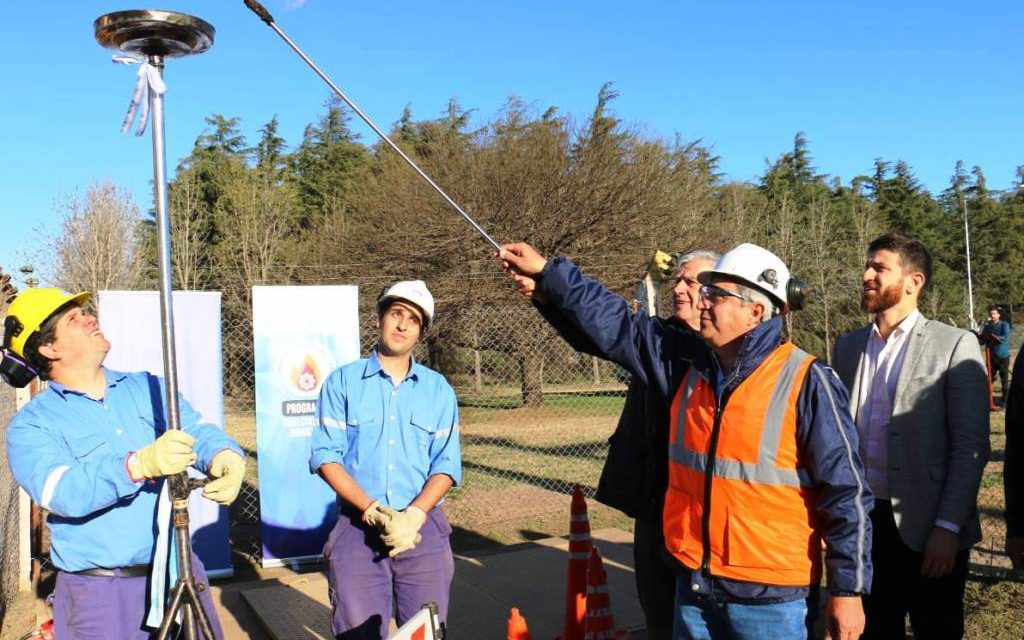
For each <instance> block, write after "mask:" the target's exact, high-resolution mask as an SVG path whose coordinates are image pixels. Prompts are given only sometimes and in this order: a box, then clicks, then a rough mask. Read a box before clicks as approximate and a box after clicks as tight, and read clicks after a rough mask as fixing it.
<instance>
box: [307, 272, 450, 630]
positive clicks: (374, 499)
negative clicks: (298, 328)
mask: <svg viewBox="0 0 1024 640" xmlns="http://www.w3.org/2000/svg"><path fill="white" fill-rule="evenodd" d="M377 320H378V325H377V326H378V330H379V333H378V339H377V345H376V347H375V348H374V350H373V352H372V353H371V354H370V356H369V357H368V358H364V359H362V360H357V361H356V362H353V363H350V364H347V365H345V366H343V367H341V368H339V369H337V370H336V371H334V372H333V373H332V374H331V375H330V376H329V377H328V378H327V380H326V382H324V385H323V387H322V388H321V390H320V399H319V402H318V406H317V417H318V420H319V426H318V427H317V429H316V430H315V431H314V433H313V442H312V453H311V455H310V460H309V466H310V470H311V471H313V472H315V473H319V474H320V476H321V477H322V478H323V479H324V481H325V482H327V484H329V485H330V486H331V488H332V489H334V491H335V492H337V494H338V504H339V506H340V514H339V516H338V522H337V523H336V524H335V526H334V529H333V530H332V531H331V534H330V536H329V537H328V539H327V543H326V545H325V546H324V556H326V557H327V559H328V572H327V577H328V582H329V585H330V589H331V604H332V605H333V613H332V617H331V628H332V631H333V633H334V635H335V637H337V638H345V639H346V640H363V639H372V640H380V639H381V638H384V637H387V633H388V623H389V622H390V620H391V616H392V612H393V611H395V612H397V613H396V616H395V617H396V621H397V623H398V625H399V626H401V625H402V624H404V623H405V622H406V621H407V620H409V619H410V618H411V617H412V616H414V615H415V614H416V612H417V611H419V609H420V608H422V606H423V605H424V604H427V603H429V602H433V603H435V604H437V606H438V610H439V614H440V618H441V622H442V624H443V623H444V621H445V619H446V617H447V614H448V594H449V589H450V587H451V581H452V577H453V575H454V570H455V565H454V560H453V557H452V551H451V545H450V543H449V536H450V535H451V531H452V529H451V526H450V525H449V524H448V521H447V520H446V519H445V516H444V512H443V511H442V510H441V508H440V506H439V505H440V503H441V502H442V500H443V499H444V496H445V494H446V493H447V492H448V490H449V489H451V488H452V487H453V486H455V485H456V484H458V483H459V482H461V479H462V459H461V455H460V449H459V412H458V405H457V404H456V400H455V391H454V390H453V389H452V387H451V385H449V384H448V382H447V381H446V380H445V379H444V376H442V375H441V374H439V373H437V372H436V371H433V370H431V369H428V368H427V367H424V366H423V365H421V364H419V363H418V362H416V360H415V358H413V349H414V348H415V347H416V345H417V344H418V343H419V341H420V339H421V338H422V337H423V334H424V332H425V331H426V330H427V329H428V328H429V327H430V326H431V325H432V324H433V322H434V298H433V296H431V295H430V292H429V291H428V290H427V286H426V284H424V283H423V281H422V280H406V281H402V282H397V283H395V284H393V285H392V286H390V287H388V288H387V289H385V291H384V292H383V293H382V294H381V295H380V297H379V298H378V300H377Z"/></svg>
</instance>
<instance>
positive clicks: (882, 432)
mask: <svg viewBox="0 0 1024 640" xmlns="http://www.w3.org/2000/svg"><path fill="white" fill-rule="evenodd" d="M920 317H921V313H920V312H919V311H918V310H917V309H914V310H913V311H912V312H911V313H910V315H908V316H907V317H906V318H904V319H903V321H902V322H900V323H899V324H898V325H896V328H895V329H893V331H892V333H890V334H889V338H888V340H886V339H885V338H883V337H882V334H881V333H880V332H879V331H878V325H877V324H875V323H872V324H871V334H870V335H869V336H868V344H867V349H866V350H865V352H864V361H863V365H862V366H861V369H860V397H859V398H858V399H857V402H858V406H857V431H858V432H860V455H861V459H862V460H864V467H865V471H866V473H867V479H868V486H869V487H871V492H872V493H874V494H875V497H876V498H878V499H880V500H888V499H889V441H888V439H889V420H890V419H891V418H892V406H893V402H894V400H895V398H896V383H897V382H899V379H900V371H902V370H903V358H904V356H905V355H906V353H907V338H909V337H910V332H911V331H912V330H913V329H914V325H916V324H917V320H918V319H919V318H920Z"/></svg>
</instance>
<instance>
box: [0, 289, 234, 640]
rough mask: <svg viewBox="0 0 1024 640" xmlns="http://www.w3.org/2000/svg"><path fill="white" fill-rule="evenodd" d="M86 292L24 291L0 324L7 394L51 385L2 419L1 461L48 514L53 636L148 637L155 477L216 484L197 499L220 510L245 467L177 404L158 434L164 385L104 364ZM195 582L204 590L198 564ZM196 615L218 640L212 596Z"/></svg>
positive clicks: (216, 434) (105, 347)
mask: <svg viewBox="0 0 1024 640" xmlns="http://www.w3.org/2000/svg"><path fill="white" fill-rule="evenodd" d="M89 297H90V296H89V294H88V293H78V294H75V295H71V294H68V293H66V292H64V291H61V290H60V289H51V288H45V289H29V290H27V291H25V292H24V293H22V294H21V295H19V296H18V297H17V298H16V299H15V300H14V302H13V303H12V304H11V306H10V309H9V310H8V315H7V317H6V319H5V320H4V341H3V352H4V353H3V359H2V362H0V375H2V376H3V378H4V380H6V381H7V382H8V383H10V384H12V385H13V386H19V387H21V386H25V385H26V384H28V383H29V382H31V380H32V379H33V378H35V377H37V376H38V377H39V378H40V379H42V380H49V381H50V384H49V385H48V387H47V388H46V389H45V390H44V391H42V392H41V393H39V394H38V395H36V397H35V398H33V399H32V401H31V402H29V403H28V404H27V405H26V406H25V407H24V408H22V409H21V411H19V412H18V414H17V415H16V416H15V417H14V418H13V419H12V420H11V423H10V425H9V427H8V430H7V456H8V460H9V463H10V468H11V472H12V473H13V475H14V478H15V479H16V480H17V482H18V484H19V485H21V487H22V488H24V489H25V491H27V492H28V493H29V495H31V496H32V499H33V500H35V501H36V503H38V504H39V505H40V506H41V507H42V508H43V509H45V510H46V511H48V512H49V518H48V522H47V524H48V526H49V529H50V545H51V548H50V556H51V560H52V562H53V564H54V566H55V567H57V569H58V570H59V572H58V574H57V584H56V588H55V590H54V598H53V607H54V625H55V629H54V630H55V634H56V636H57V637H58V638H74V639H76V640H83V639H85V640H92V639H96V640H100V639H107V638H129V639H132V640H143V639H145V638H149V637H150V635H151V633H152V632H151V630H149V629H147V628H146V627H145V616H146V606H147V602H148V598H147V593H146V592H147V579H148V576H149V574H150V566H151V563H153V561H154V558H153V555H154V542H155V534H154V531H155V530H156V527H154V521H153V519H154V516H155V514H156V512H157V499H158V496H159V493H160V483H159V482H158V480H159V479H160V478H162V477H163V476H168V475H174V474H177V473H180V472H182V471H184V470H185V469H186V468H187V467H189V466H193V465H194V466H195V467H197V468H198V469H201V470H203V471H205V472H206V473H208V474H209V475H210V476H211V477H213V478H216V479H215V480H213V481H212V482H210V483H208V484H207V485H206V487H205V489H204V491H203V493H204V495H205V496H206V497H207V498H209V499H211V500H215V501H217V502H219V503H221V504H229V503H230V502H232V501H233V500H234V499H235V497H236V496H237V495H238V491H239V489H240V488H241V483H242V479H243V477H244V470H245V462H244V459H243V457H242V451H241V449H240V448H239V447H238V445H237V444H236V443H235V442H234V441H233V440H231V439H230V438H228V437H227V436H226V435H225V434H224V433H223V431H221V430H220V429H218V428H217V427H215V426H213V425H211V424H208V423H205V422H203V420H202V418H201V417H200V415H199V414H198V413H197V412H196V411H195V410H194V409H193V408H192V407H191V406H190V405H189V404H188V402H186V401H185V399H184V398H181V399H180V400H179V402H180V408H181V411H180V413H181V427H182V428H181V430H176V429H167V418H166V412H165V411H164V408H163V398H164V397H165V394H164V389H163V385H164V382H163V380H162V379H160V378H158V377H157V376H154V375H152V374H149V373H145V372H139V373H123V372H118V371H112V370H110V369H107V368H105V367H104V366H103V361H104V359H105V358H106V356H107V352H108V351H109V350H110V342H109V341H108V340H107V338H106V337H105V336H104V335H103V332H102V331H100V328H99V324H98V322H97V320H96V317H95V316H94V315H93V314H92V313H90V312H89V311H87V310H86V309H84V308H83V307H82V305H83V304H84V303H85V302H86V301H87V300H88V299H89ZM193 563H194V564H193V566H194V567H195V573H196V576H195V577H196V580H197V581H198V582H205V574H204V572H203V568H202V564H201V563H200V562H199V561H198V558H194V559H193ZM201 593H202V598H203V602H204V608H205V610H206V611H207V613H208V614H209V615H210V617H211V622H212V623H213V626H214V629H215V631H216V635H217V637H218V638H219V637H221V632H220V625H219V623H218V622H217V620H216V617H215V615H214V609H213V602H212V600H211V599H210V596H209V594H210V591H209V589H205V590H203V591H201Z"/></svg>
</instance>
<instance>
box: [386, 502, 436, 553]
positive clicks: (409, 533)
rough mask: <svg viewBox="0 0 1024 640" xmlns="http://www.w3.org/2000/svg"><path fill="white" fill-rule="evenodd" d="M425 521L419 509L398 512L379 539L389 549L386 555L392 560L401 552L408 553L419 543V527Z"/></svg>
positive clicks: (424, 516)
mask: <svg viewBox="0 0 1024 640" xmlns="http://www.w3.org/2000/svg"><path fill="white" fill-rule="evenodd" d="M426 521H427V514H425V513H423V510H422V509H420V508H419V507H414V506H411V505H410V506H408V507H406V509H405V510H404V511H398V512H396V513H395V515H394V516H393V517H392V518H391V522H389V523H388V524H387V526H385V527H384V535H382V536H381V537H380V539H381V540H383V541H384V544H386V545H388V546H389V547H391V551H388V555H389V556H391V557H392V558H394V557H395V556H397V555H398V554H400V553H402V552H403V551H409V550H410V549H413V548H414V547H415V546H416V545H418V544H419V543H420V540H421V539H422V538H421V536H420V533H419V532H420V527H422V526H423V523H424V522H426Z"/></svg>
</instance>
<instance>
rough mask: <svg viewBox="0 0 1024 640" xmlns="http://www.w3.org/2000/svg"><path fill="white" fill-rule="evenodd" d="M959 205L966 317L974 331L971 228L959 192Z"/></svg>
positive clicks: (963, 200) (976, 325)
mask: <svg viewBox="0 0 1024 640" xmlns="http://www.w3.org/2000/svg"><path fill="white" fill-rule="evenodd" d="M960 207H961V208H962V209H963V212H964V246H965V247H966V253H967V317H968V320H969V321H970V323H971V330H972V331H975V330H977V328H978V324H977V323H976V322H975V321H974V282H973V281H972V280H971V230H970V226H969V225H968V224H967V198H966V197H965V196H964V195H963V194H962V193H961V194H960Z"/></svg>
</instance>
